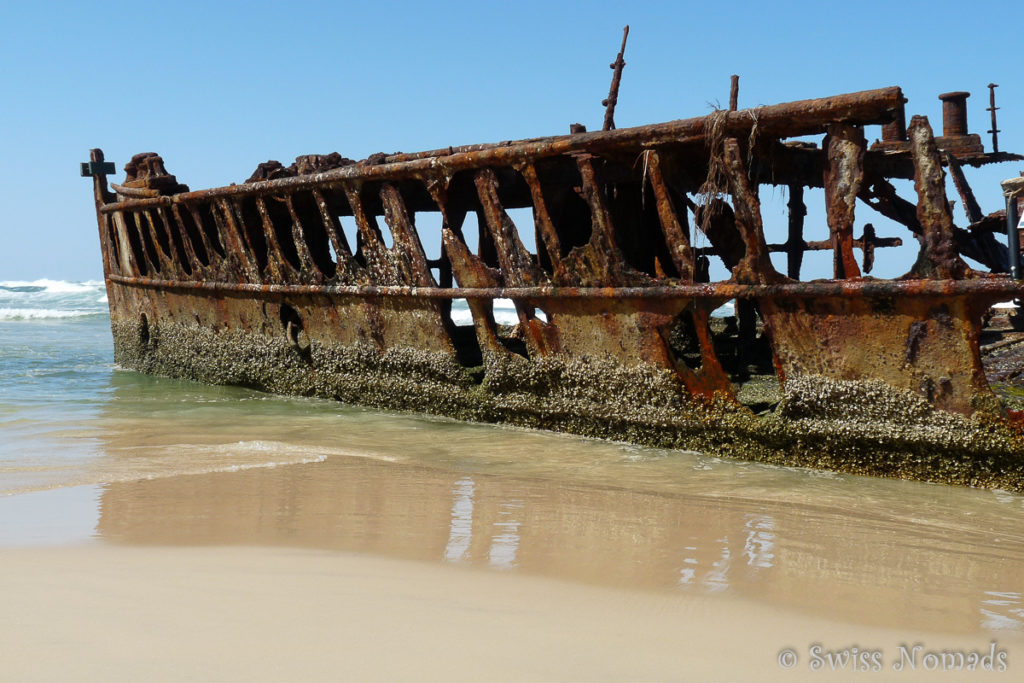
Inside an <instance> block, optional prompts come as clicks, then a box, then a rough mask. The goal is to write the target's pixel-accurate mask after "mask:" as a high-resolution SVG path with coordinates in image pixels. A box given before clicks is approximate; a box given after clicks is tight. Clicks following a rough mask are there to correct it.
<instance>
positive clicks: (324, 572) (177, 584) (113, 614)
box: [0, 545, 1024, 681]
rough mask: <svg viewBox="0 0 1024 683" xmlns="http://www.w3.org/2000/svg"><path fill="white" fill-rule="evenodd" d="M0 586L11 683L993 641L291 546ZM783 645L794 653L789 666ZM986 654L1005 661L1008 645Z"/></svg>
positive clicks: (380, 675)
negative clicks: (814, 646)
mask: <svg viewBox="0 0 1024 683" xmlns="http://www.w3.org/2000/svg"><path fill="white" fill-rule="evenodd" d="M0 585H3V586H4V613H5V617H6V618H5V619H4V621H3V623H4V626H3V633H2V636H0V643H2V644H0V657H2V661H3V662H4V673H3V675H2V676H0V677H2V678H3V679H4V680H18V681H52V680H105V681H137V680H175V681H176V680H182V681H184V680H190V681H191V680H247V681H277V680H324V681H326V680H466V681H469V680H609V681H621V680H664V681H670V680H693V681H714V680H779V681H791V680H823V679H828V680H844V678H843V676H837V675H835V674H834V673H831V672H828V673H826V672H822V671H817V672H815V671H811V669H810V668H809V667H810V661H811V660H810V659H808V647H809V646H811V645H812V644H813V643H821V644H823V645H824V646H825V647H831V648H849V647H851V646H858V647H860V648H861V649H862V650H866V649H868V648H874V649H875V650H879V651H881V652H882V653H883V655H884V657H883V666H884V671H883V672H881V673H875V674H874V676H873V679H875V680H878V679H881V678H888V677H890V676H892V677H893V678H894V679H897V680H934V679H935V678H936V677H937V674H939V676H938V677H941V678H943V679H946V680H952V678H951V674H949V673H946V675H945V676H941V673H942V672H927V671H924V670H923V666H924V664H923V663H922V664H920V665H919V666H921V669H920V670H918V671H909V670H908V669H904V670H903V671H900V672H895V671H893V670H892V665H893V662H894V661H897V660H898V659H899V650H898V648H899V646H900V645H901V644H907V645H908V646H909V647H913V644H915V643H920V644H923V645H924V646H925V648H926V650H931V649H933V648H935V649H943V648H945V649H947V650H964V649H967V650H971V649H977V650H979V651H981V652H982V653H983V654H984V653H987V652H988V649H989V646H990V642H991V640H992V639H991V638H989V637H986V636H984V635H980V634H979V635H975V636H971V637H965V636H950V635H949V634H940V633H932V634H929V633H922V632H920V631H915V632H914V633H906V632H900V631H899V630H893V629H880V628H866V627H856V628H851V626H850V625H849V624H844V623H841V622H833V621H829V620H826V619H818V618H808V617H806V616H802V615H799V616H798V615H794V614H792V613H788V612H786V611H784V610H778V609H766V608H764V607H760V606H758V605H756V604H753V603H748V602H745V601H737V600H731V599H727V598H720V597H716V598H714V599H707V598H701V597H694V596H685V595H678V594H677V595H667V594H664V593H659V592H650V591H631V590H621V589H611V588H606V587H597V586H588V585H581V584H576V583H570V582H565V581H558V580H551V579H544V578H537V577H531V576H520V575H509V574H498V573H488V572H482V571H477V570H473V569H466V568H461V567H452V566H446V567H445V566H437V565H429V564H426V563H422V562H415V561H403V560H390V559H382V558H376V557H369V556H364V555H357V554H351V553H339V552H327V551H310V550H294V549H267V548H252V547H234V548H141V549H140V548H126V547H117V546H110V545H87V546H80V547H65V548H44V549H21V550H6V551H3V552H2V553H0ZM787 647H792V648H793V649H794V651H795V652H796V653H797V655H798V657H799V659H800V660H803V661H800V662H799V663H798V664H797V666H796V667H795V668H794V669H792V670H786V669H783V668H782V667H780V665H779V664H778V661H777V660H778V656H779V652H780V651H781V650H782V649H783V648H787ZM998 649H999V650H1000V651H1008V654H1009V665H1010V671H1012V670H1014V669H1016V668H1018V665H1017V661H1016V660H1017V658H1018V657H1020V656H1022V655H1024V642H1022V641H1021V639H1020V638H1019V637H1017V636H1014V637H1007V636H1000V637H999V638H998ZM867 673H870V672H867ZM964 673H965V672H958V673H955V674H952V676H953V677H955V678H956V679H957V680H964V679H965V676H964V675H963V674H964ZM977 673H979V674H982V675H981V676H980V677H983V678H986V680H988V679H992V678H993V676H994V674H993V673H989V672H977ZM897 674H898V675H897ZM984 674H987V675H984ZM847 675H849V676H851V677H853V678H854V679H856V678H857V677H856V675H855V674H854V672H853V671H852V669H851V670H849V671H848V674H847ZM1008 676H1009V675H1008V674H1006V673H1004V675H1002V676H996V679H997V680H998V679H1002V678H1006V679H1007V680H1009V677H1008ZM846 680H848V679H846Z"/></svg>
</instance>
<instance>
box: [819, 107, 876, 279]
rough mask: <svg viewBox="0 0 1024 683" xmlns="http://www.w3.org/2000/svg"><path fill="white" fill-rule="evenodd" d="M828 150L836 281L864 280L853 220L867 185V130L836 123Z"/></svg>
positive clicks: (827, 194)
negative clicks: (865, 162)
mask: <svg viewBox="0 0 1024 683" xmlns="http://www.w3.org/2000/svg"><path fill="white" fill-rule="evenodd" d="M824 148H825V153H826V158H827V163H826V164H825V212H826V214H827V218H828V227H829V234H830V236H831V240H832V248H833V257H832V262H833V272H834V273H835V277H836V279H840V280H841V279H845V278H857V277H860V270H859V269H858V268H857V260H856V259H855V258H854V256H853V218H854V209H855V208H856V204H857V193H858V192H860V187H861V184H862V183H863V181H864V152H865V148H866V143H865V139H864V130H863V129H861V128H858V127H856V126H850V125H847V124H842V123H834V124H832V125H830V126H829V127H828V134H827V135H826V136H825V142H824Z"/></svg>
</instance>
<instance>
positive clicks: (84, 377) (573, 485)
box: [0, 285, 1024, 634]
mask: <svg viewBox="0 0 1024 683" xmlns="http://www.w3.org/2000/svg"><path fill="white" fill-rule="evenodd" d="M36 287H40V285H36ZM41 287H42V292H39V291H33V292H28V294H31V295H32V296H36V298H37V299H39V298H41V297H42V295H43V294H45V290H46V288H47V286H41ZM8 289H11V288H8ZM20 294H22V293H18V292H14V293H11V294H8V295H7V296H9V297H12V298H14V299H16V298H17V297H18V296H20ZM79 294H80V295H81V297H82V298H83V300H84V299H85V298H90V297H91V299H90V300H91V301H92V303H93V304H94V306H93V309H88V307H85V308H82V309H81V310H83V311H84V312H82V313H81V314H77V315H74V316H60V317H58V316H54V317H49V318H47V317H39V316H36V317H28V316H24V315H23V316H21V317H20V318H19V317H16V316H15V317H14V318H13V319H7V320H0V363H2V364H3V376H4V381H3V383H2V386H0V436H2V439H0V520H2V521H3V523H2V524H0V544H3V545H8V546H10V545H28V544H40V543H42V544H53V543H67V542H83V541H86V542H96V541H102V542H114V543H120V544H133V545H154V544H157V545H272V546H293V547H307V548H322V549H340V550H346V551H355V552H359V553H368V554H374V555H383V556H391V557H399V558H408V559H416V560H421V561H428V562H435V563H452V564H463V565H470V566H476V567H479V568H481V569H485V570H488V571H495V572H519V573H528V574H536V575H543V576H549V577H555V578H559V579H565V580H571V581H579V582H586V583H593V584H602V585H612V586H617V587H627V588H635V589H641V590H651V591H671V592H683V593H690V594H694V595H699V596H703V597H706V598H707V599H709V600H711V599H714V596H716V595H730V596H740V597H743V598H746V599H750V600H754V601H758V602H761V603H765V604H768V605H772V606H778V607H781V608H785V609H791V610H798V611H801V612H805V613H807V614H814V615H818V616H827V617H830V618H835V619H839V620H843V621H848V622H852V623H862V624H871V625H878V626H893V627H900V628H907V629H928V630H936V629H940V630H945V631H948V632H951V633H977V632H986V631H987V632H993V633H1008V632H1011V633H1015V634H1019V633H1021V632H1024V497H1021V496H1017V495H1013V494H1009V493H1005V492H999V491H983V490H970V489H965V488H954V487H948V486H940V485H930V484H922V483H918V482H904V481H897V480H882V479H872V478H865V477H858V476H852V475H836V474H831V473H823V472H816V471H811V470H802V469H794V468H784V467H772V466H765V465H758V464H751V463H744V462H739V461H731V460H722V459H718V458H714V457H710V456H706V455H701V454H696V453H687V452H681V451H665V450H657V449H646V448H637V447H633V446H629V445H624V444H615V443H607V442H600V441H593V440H587V439H581V438H577V437H571V436H565V435H558V434H551V433H544V432H533V431H528V430H521V429H510V428H502V427H495V426H489V425H472V424H464V423H458V422H452V421H446V420H443V419H434V418H425V417H421V416H414V415H401V414H389V413H381V412H376V411H368V410H362V409H360V408H356V407H349V406H343V405H339V404H336V403H332V402H327V401H319V400H310V399H300V398H287V397H275V396H268V395H265V394H261V393H258V392H253V391H248V390H244V389H238V388H230V387H207V386H202V385H197V384H192V383H187V382H179V381H175V380H169V379H162V378H153V377H146V376H143V375H138V374H135V373H130V372H124V371H120V370H117V369H116V368H114V367H113V366H112V364H111V360H110V358H111V350H110V335H109V328H108V320H107V318H106V316H105V315H104V314H103V312H102V306H103V305H104V304H102V290H101V289H100V288H99V286H98V285H94V286H92V289H91V290H89V291H88V292H87V293H85V292H80V293H79ZM55 295H56V294H54V296H55ZM18 303H24V302H17V301H15V302H14V304H18ZM14 304H12V303H11V302H6V301H4V300H3V299H0V310H4V309H5V307H6V309H11V310H14V309H18V310H25V309H28V308H31V306H28V305H14ZM44 304H45V302H43V303H40V304H39V305H38V306H36V308H41V309H42V310H47V309H46V306H45V305H44ZM61 305H63V306H65V307H66V308H60V307H59V306H58V307H57V308H54V309H52V310H57V311H63V310H72V308H70V306H71V305H70V304H67V303H66V302H65V303H64V304H61ZM97 308H98V309H99V310H95V309H97ZM73 310H79V309H73Z"/></svg>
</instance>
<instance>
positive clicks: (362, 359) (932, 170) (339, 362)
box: [91, 88, 1024, 490]
mask: <svg viewBox="0 0 1024 683" xmlns="http://www.w3.org/2000/svg"><path fill="white" fill-rule="evenodd" d="M902 106H903V97H902V93H901V92H900V90H899V89H898V88H886V89H882V90H877V91H867V92H863V93H853V94H850V95H839V96H835V97H830V98H824V99H821V100H808V101H803V102H795V103H789V104H783V105H775V106H773V107H761V108H758V109H757V110H747V111H737V112H715V113H714V114H711V115H709V116H706V117H701V118H698V119H689V120H683V121H676V122H670V123H666V124H655V125H652V126H645V127H641V128H625V129H619V130H611V131H603V132H599V133H580V134H574V135H569V136H562V137H556V138H544V139H538V140H527V141H521V142H514V143H501V144H498V145H474V146H467V147H460V148H449V149H447V150H435V151H432V152H424V153H419V154H402V155H390V156H387V155H378V156H376V157H371V158H370V159H368V160H366V161H363V162H351V161H349V160H344V159H342V158H341V157H338V156H337V155H333V156H332V157H301V158H300V159H298V160H297V161H296V164H295V165H293V167H291V168H284V167H283V166H282V165H281V164H277V163H276V162H270V163H268V164H262V165H261V168H260V170H259V171H258V172H257V174H256V175H254V178H253V179H250V182H246V183H243V184H240V185H231V186H227V187H223V188H215V189H211V190H203V191H197V192H190V191H188V188H187V187H185V186H182V185H180V184H178V183H177V180H176V179H175V178H174V177H173V176H170V175H169V174H167V172H166V170H165V169H164V168H163V163H162V161H161V160H160V158H159V157H157V156H156V155H152V154H147V155H139V156H137V157H136V158H135V159H133V160H132V163H131V164H129V166H128V167H126V170H127V171H128V177H127V178H126V180H125V182H124V183H122V184H120V185H115V186H114V192H111V191H110V190H109V189H108V187H107V182H106V177H105V175H104V174H102V173H100V172H97V173H94V174H93V175H94V181H95V182H94V190H95V196H96V206H97V219H98V225H99V232H100V242H101V245H102V250H103V263H104V269H105V276H106V283H107V291H108V297H109V301H110V312H111V324H112V330H113V335H114V345H115V356H116V361H117V362H118V363H119V364H121V365H122V366H124V367H127V368H131V369H136V370H140V371H143V372H149V373H154V374H161V375H169V376H174V377H183V378H188V379H193V380H197V381H201V382H209V383H221V384H238V385H244V386H249V387H254V388H258V389H262V390H266V391H271V392H279V393H290V394H300V395H309V396H320V397H325V398H333V399H338V400H342V401H346V402H352V403H359V404H363V405H369V406H376V407H381V408H389V409H402V410H413V411H419V412H426V413H432V414H437V415H444V416H448V417H454V418H458V419H468V420H481V421H496V422H505V423H511V424H517V425H524V426H530V427H539V428H545V429H555V430H564V431H570V432H574V433H578V434H584V435H590V436H598V437H602V438H614V439H622V440H627V441H632V442H637V443H643V444H651V445H657V446H664V447H674V448H691V449H699V450H703V451H711V452H716V453H721V454H725V455H733V456H737V457H743V458H747V459H752V460H760V461H766V462H775V463H784V464H795V465H806V466H812V467H822V468H829V469H834V470H838V471H847V472H858V473H868V474H879V475H886V476H901V477H912V478H918V479H925V480H932V481H943V482H951V483H961V484H968V485H977V486H992V487H1003V488H1010V489H1014V490H1024V435H1022V432H1021V429H1020V421H1019V420H1018V419H1017V417H1016V416H1015V414H1014V413H1012V412H1008V411H1007V410H1006V409H1005V407H1004V406H1003V405H1002V404H1001V403H1000V401H999V399H998V398H997V397H996V396H995V394H993V393H992V391H991V389H990V387H989V385H988V383H987V381H986V378H985V374H984V371H983V369H982V364H981V357H980V351H979V334H980V331H981V328H982V316H983V315H984V314H985V312H986V311H987V310H988V308H989V306H991V305H992V304H993V303H996V302H998V301H1003V300H1006V299H1009V298H1014V297H1017V296H1020V295H1021V293H1022V290H1024V287H1022V286H1021V284H1020V283H1019V282H1017V281H1015V280H1011V279H1010V278H1009V277H1008V276H1005V275H993V274H990V273H979V272H976V271H974V270H971V269H970V268H968V267H967V266H966V264H965V262H964V261H962V259H961V258H960V247H958V240H960V242H959V243H960V244H966V245H968V247H967V248H968V249H971V248H976V249H977V251H978V252H979V253H996V257H997V256H998V253H997V252H992V250H991V249H989V251H988V252H985V251H984V248H986V247H988V246H990V245H988V242H986V241H985V240H986V238H984V237H982V238H978V237H976V236H975V235H976V231H975V232H969V231H960V232H959V233H958V232H957V230H959V229H958V228H956V227H955V226H954V225H953V222H952V217H951V215H950V211H949V205H948V203H947V201H946V199H945V193H944V185H943V182H942V178H943V165H944V164H946V165H952V164H956V163H957V160H958V159H961V158H962V160H964V161H965V162H968V163H975V164H977V163H983V162H984V161H986V160H985V159H984V158H981V157H979V156H978V152H977V150H976V149H975V148H974V147H970V146H964V145H960V146H957V145H951V146H950V147H949V148H942V147H939V146H938V145H937V143H936V140H935V138H934V137H933V135H932V133H931V130H930V128H929V127H928V124H927V121H926V120H923V119H920V118H919V117H915V118H914V120H913V121H912V122H911V124H910V126H909V127H907V129H906V135H907V139H906V140H905V141H899V140H897V141H893V140H891V139H888V140H887V142H886V143H885V144H886V145H888V147H887V148H886V149H885V150H873V149H872V150H869V149H867V145H866V142H865V140H866V139H867V138H866V136H865V133H864V129H865V127H867V126H871V125H879V124H886V125H890V126H891V125H892V123H893V121H895V120H896V119H897V117H898V116H902ZM814 134H826V136H825V138H824V139H823V141H822V145H821V146H820V147H809V146H807V145H806V144H799V145H789V144H787V143H785V142H784V138H786V137H789V136H804V135H814ZM889 135H890V138H891V133H890V134H889ZM943 139H945V138H943ZM965 149H966V150H967V151H963V150H965ZM943 155H945V156H943ZM958 155H959V156H958ZM1007 156H1008V155H1006V153H1000V155H999V158H998V159H996V158H993V159H991V160H1004V159H1005V158H1006V157H1007ZM1010 156H1012V155H1010ZM951 160H952V161H951ZM91 161H92V167H93V168H97V169H101V168H102V167H103V155H102V152H100V151H99V150H93V155H92V160H91ZM957 170H958V171H959V166H958V165H957ZM960 176H962V173H959V175H958V176H957V177H958V183H957V187H958V189H960V188H961V187H962V185H961V183H960V180H961V178H960ZM892 178H907V179H911V178H912V179H914V181H915V189H916V194H917V197H916V202H908V201H907V200H904V199H902V198H900V197H898V196H895V194H894V193H893V192H890V190H891V187H892V186H891V185H888V181H889V180H891V179H892ZM964 182H965V181H964ZM763 183H774V184H781V185H786V186H789V187H791V188H803V187H822V188H824V191H825V197H826V213H827V216H826V221H825V222H826V223H827V225H828V228H829V232H828V235H826V237H827V240H823V241H817V242H815V241H805V240H804V239H803V235H802V232H803V215H804V214H805V213H806V209H805V208H804V206H803V203H802V200H801V201H798V198H799V197H802V192H801V193H798V192H796V191H794V190H791V201H790V209H791V220H790V240H789V242H787V243H786V244H783V245H768V244H767V242H766V240H765V236H764V230H763V227H762V225H761V215H760V203H759V199H758V186H759V185H760V184H763ZM965 191H966V192H969V188H968V189H967V190H965ZM858 199H859V200H861V203H862V204H866V205H867V206H869V207H871V208H872V209H875V210H877V211H879V212H881V213H882V214H883V215H886V216H889V217H894V216H895V217H897V218H899V217H902V219H903V220H902V222H903V223H904V224H905V225H906V226H907V228H908V229H909V230H910V232H911V234H912V235H913V236H914V237H915V238H916V239H918V241H919V242H920V244H921V250H920V255H919V257H918V259H917V261H916V262H915V263H913V264H909V267H908V271H909V272H908V275H907V276H904V277H903V278H900V279H897V280H879V279H873V278H870V277H867V276H866V272H868V271H869V270H870V259H869V258H868V257H869V252H872V251H873V249H875V248H882V247H885V246H888V245H891V244H895V243H898V240H893V239H886V238H876V237H875V233H874V230H873V229H871V230H870V232H869V231H868V228H869V227H870V226H866V227H865V230H864V237H862V238H861V239H859V240H855V239H854V237H853V229H854V225H855V221H856V214H855V208H856V207H857V206H858V203H857V200H858ZM908 205H909V206H910V209H909V210H908V209H907V206H908ZM515 208H529V209H530V210H531V213H532V220H531V221H529V224H527V225H524V224H523V221H522V220H519V221H518V222H517V221H515V220H513V218H512V217H511V216H510V214H509V210H511V209H515ZM424 213H432V214H434V215H436V216H438V217H439V220H440V224H441V225H440V228H439V230H440V233H441V234H440V242H441V251H440V254H438V255H436V256H434V255H430V256H428V255H427V254H426V252H425V250H424V248H423V246H422V244H421V234H420V233H421V232H422V230H423V228H418V227H417V220H416V219H417V216H422V215H423V214H424ZM467 216H474V217H475V218H476V226H475V233H476V234H475V239H473V237H474V235H473V234H472V233H471V230H472V229H473V228H472V226H471V222H472V221H470V222H467V221H466V218H467ZM524 231H529V232H528V233H526V232H524ZM961 233H963V234H961ZM698 235H702V238H701V239H702V240H704V241H709V242H710V244H711V246H710V247H701V248H698V245H696V244H695V243H694V240H695V238H696V237H697V236H698ZM964 235H967V236H966V237H964ZM524 237H528V239H525V240H524V239H523V238H524ZM529 238H532V240H531V239H529ZM990 238H991V236H990V235H989V236H988V238H987V239H990ZM972 240H974V241H972ZM531 241H534V242H535V243H536V245H537V247H536V249H534V250H531V249H530V248H527V247H526V246H524V245H525V244H529V243H530V242H531ZM474 243H475V244H474ZM815 248H826V249H831V250H832V251H833V253H834V264H835V273H834V278H833V279H829V280H815V281H803V282H802V281H799V279H798V277H799V265H800V258H799V257H800V255H802V253H803V252H804V251H806V250H808V249H815ZM854 248H859V249H861V250H862V251H863V252H864V254H865V258H864V263H863V270H864V271H865V272H863V273H862V272H861V266H859V265H858V263H857V261H856V259H855V258H854V254H853V249H854ZM772 249H775V250H779V249H781V250H786V251H787V252H788V254H789V263H790V266H791V267H790V270H789V272H788V273H787V275H786V276H784V275H782V274H780V273H778V272H776V271H775V269H774V267H773V266H772V263H771V261H770V260H769V252H770V251H771V250H772ZM972 254H974V252H972ZM709 257H711V258H720V259H721V261H722V263H723V264H724V265H725V266H726V268H728V269H729V271H730V277H729V278H728V279H727V280H724V281H721V282H708V281H707V277H706V272H707V259H708V258H709ZM972 257H973V256H972ZM996 257H993V258H996ZM794 264H795V265H794ZM989 265H992V264H989ZM995 265H998V264H995ZM994 269H998V268H994ZM498 298H503V299H511V300H512V301H513V302H514V303H515V307H516V312H517V317H518V324H517V325H515V326H503V325H499V324H497V323H496V322H495V319H494V315H493V302H494V300H495V299H498ZM455 299H465V300H466V302H467V303H468V307H469V309H470V311H471V313H472V316H473V324H472V326H459V325H456V324H455V322H454V320H453V318H452V316H451V308H452V301H453V300H455ZM733 299H735V300H736V301H737V313H738V316H737V318H738V319H737V320H730V321H723V320H719V319H713V318H711V316H710V312H711V311H712V310H714V309H715V308H717V307H718V306H720V305H721V304H723V303H724V302H726V301H729V300H733ZM764 380H767V381H764ZM755 385H757V386H759V387H760V388H761V394H760V395H758V396H755V397H754V398H751V397H750V394H751V391H752V390H751V387H753V386H755ZM755 393H756V392H755Z"/></svg>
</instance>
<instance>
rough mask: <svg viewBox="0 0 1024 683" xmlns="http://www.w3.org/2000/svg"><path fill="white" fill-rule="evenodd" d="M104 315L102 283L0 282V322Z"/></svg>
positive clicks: (105, 298)
mask: <svg viewBox="0 0 1024 683" xmlns="http://www.w3.org/2000/svg"><path fill="white" fill-rule="evenodd" d="M106 312H107V292H106V289H105V285H104V283H103V282H100V281H96V280H89V281H85V282H72V281H70V280H51V279H48V278H43V279H39V280H0V321H10V320H54V319H61V318H81V317H85V316H91V315H100V314H103V313H106Z"/></svg>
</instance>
